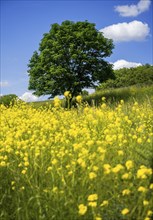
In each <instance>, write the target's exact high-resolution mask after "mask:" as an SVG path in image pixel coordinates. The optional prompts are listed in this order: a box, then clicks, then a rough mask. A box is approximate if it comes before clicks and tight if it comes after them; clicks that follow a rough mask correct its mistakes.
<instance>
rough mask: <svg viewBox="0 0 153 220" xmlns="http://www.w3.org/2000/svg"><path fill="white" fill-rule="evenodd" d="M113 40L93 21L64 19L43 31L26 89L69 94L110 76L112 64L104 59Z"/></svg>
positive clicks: (78, 92) (73, 94)
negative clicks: (45, 31)
mask: <svg viewBox="0 0 153 220" xmlns="http://www.w3.org/2000/svg"><path fill="white" fill-rule="evenodd" d="M113 48H114V45H113V42H112V40H110V39H107V38H105V37H104V36H103V34H102V33H101V32H99V31H98V30H96V28H95V24H93V23H89V22H88V21H84V22H76V23H75V22H72V21H64V22H62V24H61V25H59V24H57V23H55V24H53V25H52V26H51V29H50V31H49V33H45V34H44V36H43V38H42V40H41V42H40V45H39V49H38V51H35V52H34V53H33V56H32V57H31V59H30V61H29V64H28V67H29V69H28V73H29V89H30V90H34V94H35V95H37V96H41V95H50V97H53V96H56V95H62V94H63V93H64V92H65V91H70V92H71V94H72V96H75V95H78V94H80V93H81V91H82V89H84V88H91V87H92V88H93V87H95V86H96V85H98V84H99V83H102V82H104V81H105V80H107V79H109V78H112V77H113V71H112V65H111V64H109V63H108V62H107V61H105V60H104V58H105V57H108V56H110V55H111V54H112V49H113Z"/></svg>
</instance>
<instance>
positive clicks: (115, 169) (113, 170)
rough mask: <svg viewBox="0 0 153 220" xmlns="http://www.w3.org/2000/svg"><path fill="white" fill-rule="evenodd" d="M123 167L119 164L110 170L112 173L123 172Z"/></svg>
mask: <svg viewBox="0 0 153 220" xmlns="http://www.w3.org/2000/svg"><path fill="white" fill-rule="evenodd" d="M123 169H124V167H123V166H122V165H121V164H117V165H116V166H115V167H114V168H112V172H113V173H118V172H119V171H120V170H123Z"/></svg>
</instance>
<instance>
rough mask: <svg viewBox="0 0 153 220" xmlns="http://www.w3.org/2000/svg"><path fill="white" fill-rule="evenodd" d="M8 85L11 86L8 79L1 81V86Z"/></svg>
mask: <svg viewBox="0 0 153 220" xmlns="http://www.w3.org/2000/svg"><path fill="white" fill-rule="evenodd" d="M7 86H9V83H8V82H7V81H1V82H0V87H7Z"/></svg>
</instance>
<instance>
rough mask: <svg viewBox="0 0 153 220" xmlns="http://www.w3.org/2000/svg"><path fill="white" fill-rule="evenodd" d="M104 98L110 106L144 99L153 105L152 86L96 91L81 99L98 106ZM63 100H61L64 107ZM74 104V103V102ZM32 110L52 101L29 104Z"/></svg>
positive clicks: (141, 101)
mask: <svg viewBox="0 0 153 220" xmlns="http://www.w3.org/2000/svg"><path fill="white" fill-rule="evenodd" d="M102 97H105V98H106V102H107V103H109V104H110V105H114V104H115V103H118V102H119V101H120V100H124V101H125V102H133V101H135V100H136V101H138V102H139V103H143V102H144V101H145V100H146V99H147V100H148V102H150V103H151V104H153V85H151V86H146V87H137V86H131V87H125V88H118V89H107V90H102V91H96V92H95V93H93V94H90V95H88V96H84V97H83V101H84V102H87V103H88V104H89V105H96V106H98V105H99V104H100V103H101V98H102ZM64 102H65V100H64V99H63V100H62V103H63V106H64ZM74 103H75V102H74ZM29 104H30V105H32V106H33V107H34V108H39V107H42V108H44V107H45V108H46V107H48V106H50V105H51V106H53V100H46V101H39V102H32V103H29Z"/></svg>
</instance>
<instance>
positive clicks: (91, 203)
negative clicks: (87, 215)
mask: <svg viewBox="0 0 153 220" xmlns="http://www.w3.org/2000/svg"><path fill="white" fill-rule="evenodd" d="M88 206H91V207H96V206H97V202H95V201H94V202H88Z"/></svg>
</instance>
